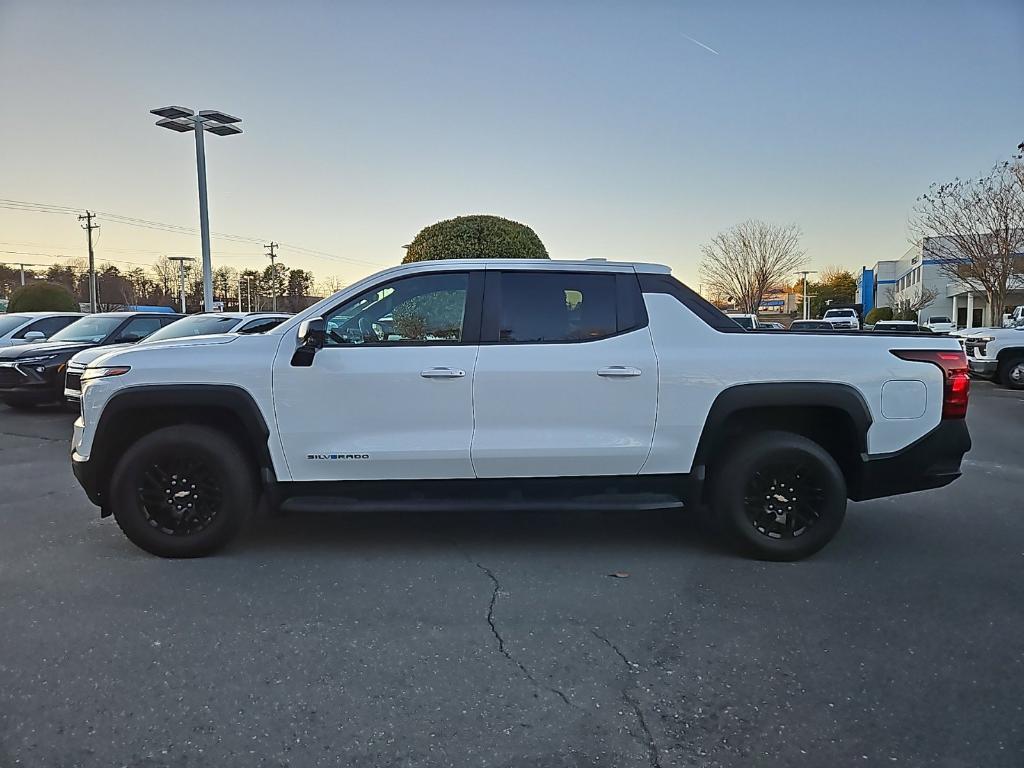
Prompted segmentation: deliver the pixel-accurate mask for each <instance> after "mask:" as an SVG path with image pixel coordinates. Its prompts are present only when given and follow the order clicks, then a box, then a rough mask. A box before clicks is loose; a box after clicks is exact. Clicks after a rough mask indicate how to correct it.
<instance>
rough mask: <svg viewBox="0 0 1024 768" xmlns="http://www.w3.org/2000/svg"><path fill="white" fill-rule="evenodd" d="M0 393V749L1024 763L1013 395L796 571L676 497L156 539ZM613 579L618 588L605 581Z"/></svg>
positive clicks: (105, 761)
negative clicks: (110, 503)
mask: <svg viewBox="0 0 1024 768" xmlns="http://www.w3.org/2000/svg"><path fill="white" fill-rule="evenodd" d="M72 420H73V416H71V415H69V414H66V413H59V412H40V413H35V414H21V413H16V412H14V411H10V410H7V409H6V408H4V407H3V406H0V524H2V526H3V528H2V533H0V766H3V767H4V768H6V767H7V766H15V765H24V766H93V765H95V766H121V765H127V766H175V767H178V768H194V767H198V766H216V767H217V768H223V767H224V766H235V765H239V766H242V765H244V766H339V765H351V766H520V765H527V766H609V767H612V766H615V767H619V766H663V767H666V766H733V765H736V766H739V765H743V766H749V765H758V766H790V765H793V766H850V765H869V766H877V765H910V766H941V767H943V768H958V767H960V766H984V767H985V768H995V767H996V766H1021V765H1024V694H1022V690H1024V580H1022V579H1021V574H1022V572H1024V505H1022V497H1024V393H1015V392H1009V391H1007V390H1002V389H997V388H995V387H993V386H992V385H989V384H987V383H984V382H981V383H979V382H975V383H974V385H973V395H972V403H971V410H970V414H969V421H970V426H971V431H972V436H973V438H974V449H973V450H972V452H971V453H970V454H968V456H967V463H966V465H965V474H964V477H963V478H962V479H961V480H960V481H959V482H957V483H955V484H954V485H952V486H950V487H949V488H946V489H942V490H938V491H932V492H927V493H921V494H915V495H912V496H904V497H900V498H895V499H889V500H881V501H875V502H868V503H862V504H853V505H851V508H850V511H849V514H848V516H847V520H846V524H845V527H844V529H843V530H842V531H841V533H840V534H839V536H838V538H837V539H836V540H835V541H834V542H833V543H832V544H831V545H830V546H829V547H828V548H826V549H825V550H824V551H823V552H821V553H820V554H819V555H818V556H816V557H814V558H813V559H811V560H808V561H805V562H802V563H794V564H770V563H758V562H751V561H747V560H742V559H739V558H737V557H736V556H734V555H733V554H732V553H730V552H728V551H724V550H722V549H721V548H720V547H719V546H718V545H717V544H716V543H715V542H714V541H713V540H711V539H709V538H708V537H707V536H706V535H705V534H704V533H703V532H702V531H701V528H700V527H699V526H698V525H696V523H695V522H694V521H693V520H691V519H689V518H683V519H680V518H679V516H678V514H675V515H669V514H664V515H662V514H651V513H645V514H637V515H621V514H620V515H580V514H568V513H567V514H565V515H556V516H552V515H512V516H500V515H488V514H486V513H484V512H481V513H479V514H451V515H431V516H429V517H423V516H414V515H370V514H367V515H357V516H353V515H346V516H313V515H301V516H292V517H286V518H276V519H269V520H263V521H259V522H258V523H257V524H256V525H255V526H254V528H253V529H252V530H251V531H250V532H249V533H248V534H247V535H246V536H245V537H244V538H243V539H242V540H241V541H240V542H238V543H237V544H236V545H234V546H233V547H232V548H231V549H229V550H228V551H226V552H225V553H223V554H221V555H219V556H216V557H213V558H209V559H205V560H192V561H169V560H160V559H158V558H154V557H151V556H149V555H147V554H145V553H143V552H141V551H140V550H137V549H136V548H135V547H133V546H132V545H131V544H130V543H129V542H128V541H127V540H126V539H125V538H124V537H123V536H122V535H121V533H120V531H119V530H118V529H117V526H116V525H115V523H114V522H113V521H112V520H109V519H107V520H100V519H99V517H98V514H97V510H95V509H94V508H93V507H92V506H91V505H90V504H89V503H88V502H87V500H86V499H85V496H84V495H83V494H82V492H81V491H80V490H79V488H78V487H77V485H76V484H75V482H74V479H73V478H72V476H71V472H70V469H69V466H68V460H67V452H68V441H69V436H70V429H71V422H72ZM614 572H621V573H622V574H628V577H626V578H615V577H612V576H609V574H611V573H614Z"/></svg>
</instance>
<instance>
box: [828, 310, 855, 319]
mask: <svg viewBox="0 0 1024 768" xmlns="http://www.w3.org/2000/svg"><path fill="white" fill-rule="evenodd" d="M852 314H853V310H852V309H830V310H828V311H827V312H826V313H825V317H849V316H850V315H852Z"/></svg>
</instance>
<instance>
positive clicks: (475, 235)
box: [402, 216, 549, 264]
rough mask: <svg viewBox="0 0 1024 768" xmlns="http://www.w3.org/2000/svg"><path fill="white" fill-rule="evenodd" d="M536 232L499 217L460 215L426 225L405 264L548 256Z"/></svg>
mask: <svg viewBox="0 0 1024 768" xmlns="http://www.w3.org/2000/svg"><path fill="white" fill-rule="evenodd" d="M547 258H549V256H548V251H547V249H546V248H545V247H544V243H542V242H541V241H540V238H539V237H537V233H536V232H534V231H533V230H532V229H530V228H529V227H528V226H526V225H525V224H520V223H519V222H517V221H509V220H508V219H503V218H501V217H500V216H459V217H457V218H454V219H447V220H445V221H439V222H437V223H436V224H431V225H430V226H429V227H424V228H423V229H421V230H420V233H419V234H418V235H416V237H415V238H414V239H413V241H412V243H411V244H410V245H409V249H408V252H407V253H406V254H405V258H404V259H402V263H403V264H408V263H409V262H412V261H434V260H435V259H547Z"/></svg>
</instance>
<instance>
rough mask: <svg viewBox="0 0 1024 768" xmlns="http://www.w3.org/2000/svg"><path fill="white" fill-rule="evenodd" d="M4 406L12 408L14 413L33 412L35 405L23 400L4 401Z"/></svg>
mask: <svg viewBox="0 0 1024 768" xmlns="http://www.w3.org/2000/svg"><path fill="white" fill-rule="evenodd" d="M4 405H6V406H7V407H8V408H13V409H14V410H15V411H34V410H35V409H36V404H35V403H31V402H26V401H25V400H4Z"/></svg>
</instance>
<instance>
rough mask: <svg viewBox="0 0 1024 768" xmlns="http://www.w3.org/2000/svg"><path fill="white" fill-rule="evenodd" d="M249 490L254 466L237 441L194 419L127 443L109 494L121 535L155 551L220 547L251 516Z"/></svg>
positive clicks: (166, 553) (185, 552) (203, 551)
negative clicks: (200, 424)
mask: <svg viewBox="0 0 1024 768" xmlns="http://www.w3.org/2000/svg"><path fill="white" fill-rule="evenodd" d="M175 488H180V490H177V491H176V490H175ZM254 496H255V478H254V468H253V467H252V466H251V464H250V462H249V461H248V460H247V459H246V457H245V455H244V454H243V453H242V451H241V450H240V449H239V447H238V445H237V444H236V443H235V441H234V440H232V439H231V438H230V437H228V436H227V435H225V434H224V433H223V432H219V431H218V430H215V429H210V428H208V427H201V426H198V425H194V424H182V425H178V426H173V427H164V428H162V429H158V430H156V431H155V432H151V433H150V434H148V435H145V436H144V437H142V438H140V439H139V440H138V441H136V442H135V443H133V444H132V445H131V446H129V448H128V449H127V450H126V451H125V452H124V455H123V456H122V457H121V460H120V461H119V462H118V464H117V468H116V469H115V470H114V475H113V477H112V478H111V481H110V494H109V497H110V507H111V511H112V512H113V514H114V519H115V520H117V524H118V525H119V526H120V527H121V530H122V531H124V535H125V536H127V537H128V538H129V539H130V540H131V541H132V542H133V543H134V544H135V545H137V546H138V547H141V548H142V549H144V550H146V551H147V552H150V553H151V554H154V555H159V556H160V557H202V556H204V555H208V554H210V553H212V552H215V551H216V550H218V549H220V548H221V547H223V546H224V545H225V544H227V543H228V542H229V541H230V540H231V539H232V538H233V537H234V536H235V534H237V533H238V531H239V530H240V529H241V528H242V527H243V525H244V524H245V522H246V521H247V520H248V518H249V516H250V514H251V512H252V508H253V506H254Z"/></svg>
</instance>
